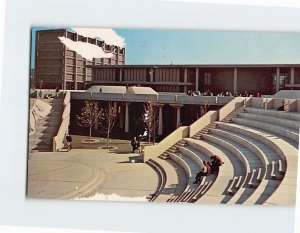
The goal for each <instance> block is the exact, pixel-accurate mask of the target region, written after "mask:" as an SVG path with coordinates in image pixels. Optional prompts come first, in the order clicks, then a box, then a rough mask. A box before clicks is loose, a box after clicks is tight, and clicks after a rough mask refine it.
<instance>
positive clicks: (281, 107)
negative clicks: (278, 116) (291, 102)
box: [277, 101, 284, 111]
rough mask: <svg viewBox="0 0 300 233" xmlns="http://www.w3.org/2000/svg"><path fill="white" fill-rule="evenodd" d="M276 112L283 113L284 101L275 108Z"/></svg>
mask: <svg viewBox="0 0 300 233" xmlns="http://www.w3.org/2000/svg"><path fill="white" fill-rule="evenodd" d="M277 111H284V101H282V105H281V106H280V107H278V108H277Z"/></svg>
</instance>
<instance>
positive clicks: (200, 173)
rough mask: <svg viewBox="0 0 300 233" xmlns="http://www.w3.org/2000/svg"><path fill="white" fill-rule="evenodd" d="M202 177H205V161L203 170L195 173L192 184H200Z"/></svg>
mask: <svg viewBox="0 0 300 233" xmlns="http://www.w3.org/2000/svg"><path fill="white" fill-rule="evenodd" d="M202 176H207V166H206V161H203V168H202V170H201V171H200V172H198V173H197V175H196V178H195V179H196V180H195V182H194V184H197V183H198V182H199V181H200V182H201V180H202Z"/></svg>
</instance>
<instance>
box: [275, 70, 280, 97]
mask: <svg viewBox="0 0 300 233" xmlns="http://www.w3.org/2000/svg"><path fill="white" fill-rule="evenodd" d="M279 88H280V68H279V67H278V68H276V93H277V92H278V91H279Z"/></svg>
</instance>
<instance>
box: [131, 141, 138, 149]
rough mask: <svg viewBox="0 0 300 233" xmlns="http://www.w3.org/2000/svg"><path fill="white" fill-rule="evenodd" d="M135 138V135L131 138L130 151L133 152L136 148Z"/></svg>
mask: <svg viewBox="0 0 300 233" xmlns="http://www.w3.org/2000/svg"><path fill="white" fill-rule="evenodd" d="M137 144H138V142H137V140H136V137H134V138H133V139H132V140H131V146H132V153H134V152H135V150H136V149H137Z"/></svg>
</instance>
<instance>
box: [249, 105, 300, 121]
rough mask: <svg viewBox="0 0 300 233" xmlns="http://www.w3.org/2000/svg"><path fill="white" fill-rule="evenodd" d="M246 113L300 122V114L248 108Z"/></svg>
mask: <svg viewBox="0 0 300 233" xmlns="http://www.w3.org/2000/svg"><path fill="white" fill-rule="evenodd" d="M246 111H247V112H248V113H253V114H260V115H265V116H272V117H279V118H283V119H288V120H294V121H300V112H285V111H276V110H274V109H261V108H253V107H247V108H246Z"/></svg>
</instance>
